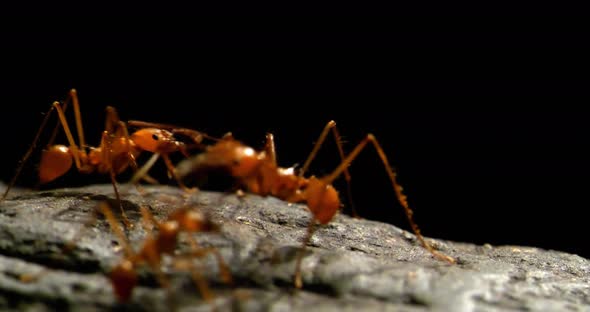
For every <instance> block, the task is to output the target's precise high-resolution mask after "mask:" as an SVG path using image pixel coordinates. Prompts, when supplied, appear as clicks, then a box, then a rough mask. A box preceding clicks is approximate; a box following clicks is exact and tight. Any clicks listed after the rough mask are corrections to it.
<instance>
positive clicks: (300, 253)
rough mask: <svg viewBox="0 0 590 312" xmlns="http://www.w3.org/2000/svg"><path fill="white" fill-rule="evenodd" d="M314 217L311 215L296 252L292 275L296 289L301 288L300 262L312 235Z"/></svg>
mask: <svg viewBox="0 0 590 312" xmlns="http://www.w3.org/2000/svg"><path fill="white" fill-rule="evenodd" d="M315 221H316V220H315V218H314V217H312V218H311V220H310V221H309V225H308V227H307V234H306V235H305V238H304V239H303V244H302V245H301V248H299V250H298V254H297V259H296V260H295V261H296V262H295V274H294V275H295V276H294V282H295V287H296V288H297V289H301V287H303V281H302V280H301V262H302V261H303V256H304V255H305V250H306V249H307V244H308V243H309V240H310V239H311V236H312V235H313V232H314V231H315Z"/></svg>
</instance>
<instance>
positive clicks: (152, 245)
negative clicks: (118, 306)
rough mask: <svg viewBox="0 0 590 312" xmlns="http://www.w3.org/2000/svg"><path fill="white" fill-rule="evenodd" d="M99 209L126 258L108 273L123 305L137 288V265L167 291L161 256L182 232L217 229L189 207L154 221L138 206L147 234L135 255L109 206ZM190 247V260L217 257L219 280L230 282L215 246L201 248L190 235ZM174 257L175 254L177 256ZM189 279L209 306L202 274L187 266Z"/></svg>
mask: <svg viewBox="0 0 590 312" xmlns="http://www.w3.org/2000/svg"><path fill="white" fill-rule="evenodd" d="M99 209H100V211H101V212H102V214H103V215H104V216H105V217H106V220H107V221H108V223H109V225H110V227H111V229H112V230H113V232H114V233H115V235H116V236H117V238H118V239H119V241H120V244H121V246H122V247H123V249H124V251H125V257H124V258H123V260H121V262H119V263H118V264H117V265H116V266H115V268H114V269H113V270H112V271H111V273H110V280H111V284H112V286H113V291H114V293H115V295H116V297H117V299H118V300H119V302H126V301H128V300H129V298H130V297H131V295H132V294H133V289H134V288H135V286H136V285H137V268H138V267H139V266H140V265H147V266H148V267H149V268H150V269H152V270H153V272H154V274H155V275H156V278H157V279H158V281H159V283H160V284H161V285H162V287H164V288H166V289H170V283H169V282H168V279H167V278H166V277H165V275H164V273H163V272H162V270H161V268H160V265H161V262H162V256H163V255H166V254H167V255H171V254H172V253H173V252H174V250H175V248H176V245H177V243H178V235H179V234H180V233H181V232H185V233H189V234H190V233H197V232H217V231H218V229H219V227H218V225H216V224H215V223H213V222H211V220H210V219H209V218H207V216H206V215H205V214H203V213H201V212H199V211H197V210H195V209H192V208H190V207H181V208H177V209H175V210H174V211H172V212H171V213H170V214H169V215H168V217H167V218H166V220H165V221H162V222H159V221H157V220H156V219H155V218H154V217H153V215H152V214H151V213H150V212H149V210H147V209H146V208H145V207H141V213H142V220H143V221H144V229H145V230H146V231H147V232H148V235H147V237H146V238H145V241H144V243H143V246H142V247H141V249H140V250H139V251H138V252H134V251H133V249H132V248H131V246H130V245H129V242H128V241H127V239H126V238H125V235H124V233H123V230H122V229H121V227H120V226H119V223H118V222H117V219H116V218H115V216H114V215H113V213H112V211H111V209H110V208H109V206H108V204H106V203H105V202H102V203H100V205H99ZM148 224H149V225H155V226H156V229H157V234H153V233H152V231H151V230H150V226H148ZM187 238H188V240H189V243H190V245H191V253H190V254H189V255H188V256H189V257H190V258H191V259H192V258H193V257H197V258H199V257H204V256H206V255H208V254H213V255H214V256H215V257H216V258H217V264H218V267H219V273H220V275H221V277H222V280H223V281H224V282H226V283H229V284H231V283H232V277H231V273H230V270H229V268H228V266H227V264H226V263H225V261H224V260H223V258H222V257H221V254H220V253H219V252H218V250H217V249H215V248H214V247H208V248H200V247H198V245H197V242H196V241H195V240H194V238H193V237H192V236H190V235H189V236H187ZM176 256H177V255H175V257H176ZM190 271H191V277H192V279H193V281H194V282H195V284H196V285H197V287H198V289H199V291H200V292H201V295H202V296H203V299H205V301H207V302H209V303H211V302H212V300H213V294H212V293H211V291H210V290H209V287H208V285H207V283H206V282H205V280H204V278H203V277H202V276H201V274H200V273H199V272H198V271H197V270H196V269H195V268H194V267H192V266H191V267H190Z"/></svg>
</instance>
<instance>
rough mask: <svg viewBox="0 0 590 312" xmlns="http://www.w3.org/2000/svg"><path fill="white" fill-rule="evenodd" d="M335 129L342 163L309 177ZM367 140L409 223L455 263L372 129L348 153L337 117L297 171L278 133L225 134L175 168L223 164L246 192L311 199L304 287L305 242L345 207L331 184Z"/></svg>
mask: <svg viewBox="0 0 590 312" xmlns="http://www.w3.org/2000/svg"><path fill="white" fill-rule="evenodd" d="M330 130H331V131H332V133H333V135H334V137H335V139H336V142H337V144H338V148H339V151H340V155H341V157H342V162H341V163H340V165H338V167H336V169H334V171H333V172H332V173H331V174H329V175H327V176H324V177H321V178H318V177H315V176H311V177H309V178H306V177H304V174H305V171H306V170H307V169H308V167H309V165H310V163H311V161H312V160H313V159H314V158H315V156H316V154H317V152H318V150H319V148H320V147H321V145H322V144H323V142H324V140H325V139H326V137H327V136H328V134H329V132H330ZM368 143H371V144H372V145H373V146H374V147H375V149H376V151H377V154H378V155H379V158H380V159H381V162H382V163H383V165H384V167H385V171H386V172H387V174H388V176H389V179H390V181H391V184H392V186H393V190H394V192H395V194H396V197H397V199H398V201H399V202H400V204H401V206H402V207H403V209H404V211H405V214H406V216H407V219H408V221H409V223H410V226H411V228H412V230H413V232H414V234H415V235H416V237H417V239H418V240H419V241H420V243H421V244H422V246H423V247H424V248H425V249H426V250H428V251H429V252H430V253H431V254H432V255H433V256H434V257H436V258H438V259H441V260H444V261H447V262H449V263H455V260H454V259H453V258H452V257H450V256H447V255H445V254H443V253H440V252H438V251H436V250H434V248H433V247H432V246H431V245H430V244H429V243H428V242H427V241H426V240H425V239H424V237H423V236H422V234H421V232H420V229H419V228H418V226H417V224H416V222H414V218H413V210H412V209H411V208H410V206H409V204H408V200H407V197H406V195H405V194H404V193H403V192H402V187H401V186H400V185H399V183H398V182H397V178H396V173H395V171H394V170H393V167H392V166H391V165H390V164H389V161H388V159H387V157H386V155H385V152H384V150H383V148H382V147H381V145H380V144H379V142H378V141H377V139H376V138H375V136H374V135H373V134H368V135H367V136H366V137H365V138H364V139H363V140H362V141H361V142H360V143H359V144H358V145H357V146H356V147H355V148H354V149H353V150H352V152H351V153H350V154H348V155H347V156H344V153H343V152H342V147H341V143H340V135H339V133H338V131H337V128H336V122H334V121H330V122H328V124H327V125H326V126H325V127H324V130H323V131H322V133H321V134H320V137H319V139H318V141H316V144H315V146H314V148H313V150H312V152H311V153H310V155H309V156H308V158H307V160H306V162H305V163H304V165H303V167H302V168H301V170H299V172H298V174H296V173H295V170H294V168H293V167H291V168H282V167H279V166H278V165H277V161H276V154H275V145H274V138H273V135H272V134H270V133H269V134H267V136H266V144H265V148H264V150H263V151H256V150H254V149H253V148H252V147H249V146H246V145H245V144H243V143H241V142H240V141H237V140H235V139H234V138H233V137H232V136H231V134H228V135H226V136H225V137H224V139H222V140H220V141H218V142H217V143H215V144H213V145H211V146H208V147H207V148H206V149H205V152H204V153H201V154H198V155H196V156H193V158H190V159H187V160H183V161H182V162H180V163H179V164H178V166H177V167H176V169H177V174H178V176H179V178H181V179H182V178H183V177H185V176H187V175H189V174H192V173H195V172H199V171H200V170H206V169H209V168H224V169H226V170H228V171H229V174H230V175H231V176H232V177H234V178H235V179H237V182H238V183H239V184H241V186H242V187H244V188H245V190H246V191H249V192H251V193H254V194H258V195H262V196H268V195H270V196H275V197H278V198H280V199H282V200H285V201H288V202H292V203H299V202H301V203H306V204H307V207H308V208H309V210H310V212H311V213H312V215H313V218H312V220H311V221H310V223H309V226H308V230H307V235H306V237H305V239H304V242H303V245H302V247H301V249H300V251H299V254H298V256H297V259H296V267H295V274H294V284H295V287H296V288H301V287H302V281H301V261H302V259H303V254H304V251H305V248H306V245H307V243H308V242H309V240H310V239H311V236H312V235H313V232H314V226H315V223H316V222H319V223H320V224H327V223H329V222H330V221H331V220H332V218H333V217H334V216H335V214H336V213H337V212H338V210H339V209H340V206H341V202H340V198H339V196H338V192H337V191H336V189H335V188H334V187H333V186H332V182H333V181H334V180H335V179H336V178H338V177H339V176H340V175H341V174H343V173H344V174H345V175H346V178H347V180H349V179H350V178H349V174H348V171H347V170H348V169H347V168H348V166H349V165H350V164H351V163H352V161H353V160H354V159H355V158H356V157H357V156H358V155H359V153H360V152H361V151H362V150H363V149H364V148H365V146H366V145H367V144H368Z"/></svg>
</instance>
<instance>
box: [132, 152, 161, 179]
mask: <svg viewBox="0 0 590 312" xmlns="http://www.w3.org/2000/svg"><path fill="white" fill-rule="evenodd" d="M159 157H160V154H159V153H154V154H153V155H152V157H150V159H148V161H147V162H146V163H145V164H144V165H143V166H141V168H139V169H138V170H136V171H135V173H134V174H133V176H132V177H131V180H129V182H130V183H132V184H134V185H139V184H138V183H139V180H142V179H143V180H146V181H147V182H149V183H152V184H158V181H156V180H155V179H154V178H152V177H150V176H149V175H148V172H149V171H150V169H152V167H153V166H154V164H156V162H157V161H158V158H159Z"/></svg>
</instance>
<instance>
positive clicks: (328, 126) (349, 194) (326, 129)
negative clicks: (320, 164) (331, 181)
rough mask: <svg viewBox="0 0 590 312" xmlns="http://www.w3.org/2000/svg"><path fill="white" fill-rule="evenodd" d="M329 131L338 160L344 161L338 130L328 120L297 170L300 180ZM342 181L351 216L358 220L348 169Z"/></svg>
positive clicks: (332, 121) (333, 122) (345, 170)
mask: <svg viewBox="0 0 590 312" xmlns="http://www.w3.org/2000/svg"><path fill="white" fill-rule="evenodd" d="M330 130H331V131H332V135H333V136H334V140H335V141H336V146H337V147H338V153H339V154H340V159H341V160H342V161H344V158H345V155H344V149H343V147H342V136H341V135H340V133H339V132H338V128H337V127H336V122H335V121H334V120H330V121H329V122H328V123H327V124H326V126H325V127H324V130H322V133H321V134H320V137H319V138H318V140H317V141H316V143H315V145H314V147H313V150H312V151H311V153H309V156H308V157H307V160H306V161H305V163H304V164H303V167H302V168H301V170H299V177H300V178H302V177H303V175H304V174H305V172H306V171H307V169H309V166H310V165H311V162H312V161H313V159H314V158H315V157H316V156H317V154H318V151H319V150H320V147H321V146H322V145H323V144H324V141H325V140H326V137H327V136H328V132H330ZM344 179H345V180H346V187H347V189H346V194H347V197H348V204H349V205H350V208H351V210H352V216H353V217H355V218H360V217H359V215H358V213H357V212H356V208H355V207H354V202H353V200H352V188H351V186H350V181H351V176H350V172H349V171H348V167H346V168H344Z"/></svg>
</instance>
